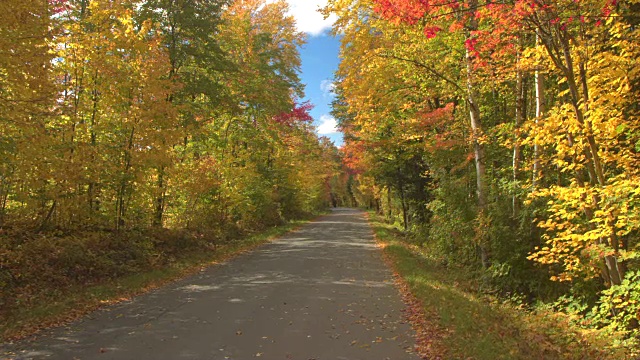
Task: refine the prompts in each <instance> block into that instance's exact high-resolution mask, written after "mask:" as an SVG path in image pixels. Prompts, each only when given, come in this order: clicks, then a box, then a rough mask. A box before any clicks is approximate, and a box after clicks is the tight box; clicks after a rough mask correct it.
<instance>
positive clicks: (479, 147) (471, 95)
mask: <svg viewBox="0 0 640 360" xmlns="http://www.w3.org/2000/svg"><path fill="white" fill-rule="evenodd" d="M477 7H478V1H477V0H472V1H469V8H470V9H472V12H473V13H472V14H469V20H468V21H467V33H466V36H465V40H466V41H465V43H466V44H472V43H473V40H474V35H473V32H474V31H476V30H478V20H477V19H476V16H475V12H476V9H477ZM465 48H466V52H465V62H466V70H467V103H468V105H469V118H470V120H471V131H472V134H473V151H474V157H475V162H476V195H477V201H478V218H480V217H482V216H484V215H485V212H486V207H487V185H486V156H485V148H484V144H483V143H482V136H483V135H484V133H483V129H482V123H481V121H480V106H479V104H478V103H477V99H478V94H477V90H476V85H475V73H474V69H473V60H474V55H473V52H472V50H471V49H470V46H469V45H467V46H466V47H465ZM478 231H482V230H478ZM482 237H484V236H482ZM478 240H479V252H480V259H481V261H482V266H483V267H488V266H489V253H488V249H487V243H488V239H484V238H482V239H478Z"/></svg>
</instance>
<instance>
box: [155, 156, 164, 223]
mask: <svg viewBox="0 0 640 360" xmlns="http://www.w3.org/2000/svg"><path fill="white" fill-rule="evenodd" d="M164 176H165V174H164V166H161V167H160V168H159V169H158V182H157V185H158V196H157V197H156V209H155V212H154V216H153V225H154V226H162V217H163V215H164V197H165V181H164Z"/></svg>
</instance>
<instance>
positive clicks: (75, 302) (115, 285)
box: [0, 220, 308, 343]
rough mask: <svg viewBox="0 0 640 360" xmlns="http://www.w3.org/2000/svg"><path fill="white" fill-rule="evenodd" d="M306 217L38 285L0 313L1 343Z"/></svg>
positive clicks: (199, 266)
mask: <svg viewBox="0 0 640 360" xmlns="http://www.w3.org/2000/svg"><path fill="white" fill-rule="evenodd" d="M307 222H308V220H298V221H291V222H289V223H287V224H284V225H280V226H276V227H271V228H268V229H267V230H265V231H262V232H259V233H255V234H252V235H250V236H247V237H244V238H242V239H238V240H234V241H230V242H228V243H225V244H220V245H217V246H216V247H215V248H211V249H210V250H209V251H201V250H200V251H187V252H185V253H183V254H181V256H180V257H179V258H178V259H176V260H175V261H174V262H172V263H170V264H167V265H163V266H160V267H158V268H153V269H146V270H144V271H141V272H137V273H134V274H130V275H125V276H122V277H117V278H114V279H110V280H107V281H104V282H102V283H99V284H94V285H89V286H84V285H75V286H70V287H67V288H62V289H56V288H55V287H52V288H50V289H41V291H39V292H38V295H37V296H36V297H35V298H33V297H32V298H30V299H29V301H25V302H24V303H23V304H22V305H20V304H19V305H18V306H16V307H13V308H11V309H9V311H6V312H4V313H2V314H0V343H2V342H7V341H12V340H16V339H20V338H24V337H26V336H30V335H32V334H35V333H37V332H38V331H40V330H42V329H46V328H49V327H52V326H58V325H61V324H64V323H67V322H69V321H73V320H75V319H78V318H79V317H81V316H83V315H86V314H87V313H89V312H91V311H93V310H96V309H97V308H99V307H102V306H105V305H109V304H114V303H118V302H121V301H124V300H127V299H130V298H131V297H133V296H135V295H139V294H142V293H145V292H147V291H150V290H152V289H155V288H158V287H160V286H163V285H165V284H168V283H170V282H173V281H176V280H178V279H181V278H184V277H186V276H188V275H191V274H194V273H197V272H198V271H200V270H203V269H204V268H206V267H208V266H212V265H215V264H219V263H221V262H224V261H226V260H228V259H230V258H232V257H234V256H237V255H239V254H241V253H245V252H248V251H250V250H253V249H254V248H256V247H258V246H260V245H263V244H265V243H267V242H269V241H271V240H273V239H275V238H277V237H279V236H281V235H283V234H285V233H287V232H289V231H291V230H294V229H295V228H298V227H300V226H301V225H302V224H304V223H307Z"/></svg>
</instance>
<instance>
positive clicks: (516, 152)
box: [511, 69, 525, 219]
mask: <svg viewBox="0 0 640 360" xmlns="http://www.w3.org/2000/svg"><path fill="white" fill-rule="evenodd" d="M523 82H524V80H523V74H522V71H521V70H519V69H518V70H517V73H516V114H515V115H516V116H515V122H516V124H515V127H516V131H515V141H514V145H513V183H514V185H515V186H514V190H513V191H514V192H513V197H512V199H511V201H512V206H513V218H514V219H515V218H517V217H518V216H519V214H520V199H519V198H518V195H517V193H518V191H517V190H515V187H517V184H518V181H519V180H520V167H521V162H522V146H520V127H521V126H522V123H523V122H524V108H525V104H524V84H523Z"/></svg>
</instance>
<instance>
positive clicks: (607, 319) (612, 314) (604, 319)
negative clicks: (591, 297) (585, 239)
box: [590, 271, 640, 348]
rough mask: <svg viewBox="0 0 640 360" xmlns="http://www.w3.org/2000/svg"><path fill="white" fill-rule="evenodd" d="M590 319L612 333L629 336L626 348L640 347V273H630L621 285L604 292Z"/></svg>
mask: <svg viewBox="0 0 640 360" xmlns="http://www.w3.org/2000/svg"><path fill="white" fill-rule="evenodd" d="M590 319H592V321H594V322H595V323H596V324H597V326H598V327H603V328H605V329H606V330H607V331H610V332H618V333H623V334H627V337H628V339H627V341H626V342H625V345H626V346H629V347H636V348H637V347H638V346H639V345H640V330H639V329H638V321H640V271H634V272H628V273H627V276H626V277H625V279H624V280H623V281H622V283H621V284H620V285H614V286H612V287H610V288H609V289H606V290H604V291H602V295H601V297H600V299H599V301H598V305H597V306H596V307H594V308H593V311H592V313H591V314H590Z"/></svg>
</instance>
